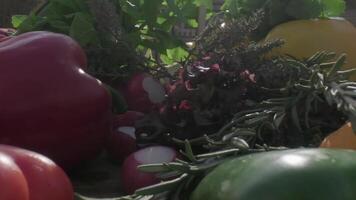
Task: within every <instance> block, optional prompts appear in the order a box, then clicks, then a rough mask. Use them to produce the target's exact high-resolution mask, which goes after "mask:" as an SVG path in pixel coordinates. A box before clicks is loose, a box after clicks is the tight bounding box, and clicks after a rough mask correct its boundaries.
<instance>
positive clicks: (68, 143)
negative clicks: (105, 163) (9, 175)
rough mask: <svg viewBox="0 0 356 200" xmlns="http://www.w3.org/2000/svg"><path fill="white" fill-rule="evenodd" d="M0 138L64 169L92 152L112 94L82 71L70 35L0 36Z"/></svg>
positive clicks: (99, 144) (82, 59) (107, 125)
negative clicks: (1, 37) (8, 37)
mask: <svg viewBox="0 0 356 200" xmlns="http://www.w3.org/2000/svg"><path fill="white" fill-rule="evenodd" d="M0 63H1V64H0V71H1V73H0V94H1V98H0V113H1V115H0V144H8V145H14V146H19V147H23V148H26V149H30V150H33V151H36V152H39V153H41V154H44V155H46V156H48V157H49V158H51V159H52V160H54V161H55V162H56V163H57V164H59V165H60V166H62V167H64V168H66V169H69V168H72V167H75V166H77V165H78V164H80V163H81V162H83V161H86V160H88V159H91V158H93V156H95V155H97V154H98V153H99V152H100V151H101V149H102V148H103V147H104V144H105V142H106V139H107V137H108V135H109V133H110V132H111V120H112V113H111V97H110V94H109V92H108V91H107V89H106V88H105V87H104V86H103V84H102V83H101V82H100V81H98V80H97V79H95V78H94V77H92V76H90V75H89V74H87V73H86V72H85V70H86V64H87V61H86V56H85V53H84V51H83V49H82V48H81V47H80V46H79V45H78V44H77V43H76V42H75V41H74V40H73V39H71V38H70V37H68V36H66V35H62V34H56V33H50V32H43V31H38V32H29V33H24V34H21V35H18V36H14V37H11V38H10V39H8V40H6V41H3V42H0Z"/></svg>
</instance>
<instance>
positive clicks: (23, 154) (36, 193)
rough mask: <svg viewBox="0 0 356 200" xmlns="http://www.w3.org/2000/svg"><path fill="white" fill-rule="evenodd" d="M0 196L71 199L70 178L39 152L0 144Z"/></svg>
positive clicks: (7, 198)
mask: <svg viewBox="0 0 356 200" xmlns="http://www.w3.org/2000/svg"><path fill="white" fill-rule="evenodd" d="M0 185H1V187H0V200H49V199H50V200H73V199H74V193H73V188H72V185H71V182H70V180H69V179H68V177H67V175H66V174H65V173H64V171H63V170H62V169H61V168H60V167H58V166H57V165H56V164H55V163H54V162H53V161H51V160H50V159H48V158H47V157H45V156H43V155H40V154H38V153H35V152H32V151H28V150H25V149H20V148H17V147H13V146H8V145H0Z"/></svg>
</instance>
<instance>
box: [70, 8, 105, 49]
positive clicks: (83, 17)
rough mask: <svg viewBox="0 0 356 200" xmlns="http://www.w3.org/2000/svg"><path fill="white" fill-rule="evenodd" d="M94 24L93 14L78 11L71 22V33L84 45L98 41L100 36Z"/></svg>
mask: <svg viewBox="0 0 356 200" xmlns="http://www.w3.org/2000/svg"><path fill="white" fill-rule="evenodd" d="M93 24H94V23H93V21H92V18H91V16H89V15H88V14H86V13H83V12H78V13H76V14H75V17H74V20H73V22H72V24H71V27H70V31H69V35H70V36H71V37H72V38H74V39H75V40H77V41H78V42H79V43H80V44H81V45H82V46H86V45H88V44H93V43H96V42H97V41H98V38H97V32H96V30H95V28H94V25H93Z"/></svg>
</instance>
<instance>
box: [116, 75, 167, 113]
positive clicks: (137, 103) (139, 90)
mask: <svg viewBox="0 0 356 200" xmlns="http://www.w3.org/2000/svg"><path fill="white" fill-rule="evenodd" d="M122 93H123V94H124V96H125V98H126V101H127V104H128V107H129V109H130V110H135V111H139V112H143V113H147V112H150V111H151V110H152V109H154V108H155V106H157V105H158V104H160V103H162V102H163V101H164V99H165V89H164V87H163V86H162V85H161V84H160V82H159V81H157V80H155V79H154V78H153V77H152V76H151V75H149V74H146V73H139V74H136V75H134V76H133V77H132V78H131V79H130V80H129V81H128V82H127V85H126V87H125V88H124V91H122Z"/></svg>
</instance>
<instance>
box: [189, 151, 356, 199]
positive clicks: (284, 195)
mask: <svg viewBox="0 0 356 200" xmlns="http://www.w3.org/2000/svg"><path fill="white" fill-rule="evenodd" d="M355 169H356V151H353V150H335V149H292V150H283V151H271V152H265V153H256V154H250V155H246V156H241V157H238V158H234V159H231V160H229V161H226V162H224V163H222V164H221V165H219V166H218V167H217V168H215V169H214V170H213V171H211V172H210V173H209V174H208V175H207V176H206V177H204V178H203V180H202V181H201V182H200V183H199V185H198V186H197V187H196V189H195V191H194V192H193V194H192V196H191V200H316V199H322V200H335V199H337V200H355V199H356V190H355V188H356V170H355Z"/></svg>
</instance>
